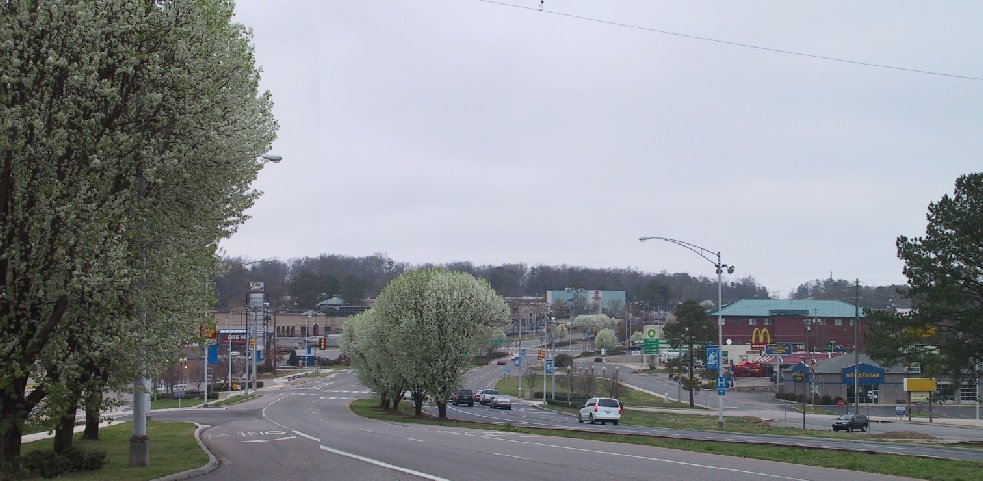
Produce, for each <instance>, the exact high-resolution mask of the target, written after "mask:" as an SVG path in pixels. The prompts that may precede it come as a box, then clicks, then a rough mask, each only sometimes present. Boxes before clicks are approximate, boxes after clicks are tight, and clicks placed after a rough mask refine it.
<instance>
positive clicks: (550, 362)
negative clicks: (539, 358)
mask: <svg viewBox="0 0 983 481" xmlns="http://www.w3.org/2000/svg"><path fill="white" fill-rule="evenodd" d="M546 374H553V360H552V359H547V360H546Z"/></svg>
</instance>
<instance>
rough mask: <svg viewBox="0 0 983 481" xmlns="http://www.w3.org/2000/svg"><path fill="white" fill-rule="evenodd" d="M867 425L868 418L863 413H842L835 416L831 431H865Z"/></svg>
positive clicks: (868, 422)
mask: <svg viewBox="0 0 983 481" xmlns="http://www.w3.org/2000/svg"><path fill="white" fill-rule="evenodd" d="M869 426H870V420H868V419H867V416H864V415H863V414H843V415H841V416H837V417H836V420H834V421H833V431H846V432H848V433H852V432H853V430H854V429H859V430H861V431H867V428H868V427H869Z"/></svg>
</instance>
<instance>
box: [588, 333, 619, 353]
mask: <svg viewBox="0 0 983 481" xmlns="http://www.w3.org/2000/svg"><path fill="white" fill-rule="evenodd" d="M617 343H618V336H617V335H616V334H615V333H614V331H613V330H611V329H601V330H600V331H598V332H597V335H596V336H594V349H613V348H614V345H615V344H617Z"/></svg>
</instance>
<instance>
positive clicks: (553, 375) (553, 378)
mask: <svg viewBox="0 0 983 481" xmlns="http://www.w3.org/2000/svg"><path fill="white" fill-rule="evenodd" d="M550 322H552V323H553V327H552V329H551V330H550V343H551V344H552V345H553V346H552V351H553V352H552V354H551V356H552V359H553V372H552V373H551V374H550V382H551V383H552V384H553V387H552V391H553V394H552V397H553V400H554V401H556V328H557V325H556V318H555V317H551V318H550Z"/></svg>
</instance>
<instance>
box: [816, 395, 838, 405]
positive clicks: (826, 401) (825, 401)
mask: <svg viewBox="0 0 983 481" xmlns="http://www.w3.org/2000/svg"><path fill="white" fill-rule="evenodd" d="M819 404H824V405H828V404H836V402H835V401H833V397H832V396H830V395H829V394H823V397H822V398H820V400H819Z"/></svg>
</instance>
